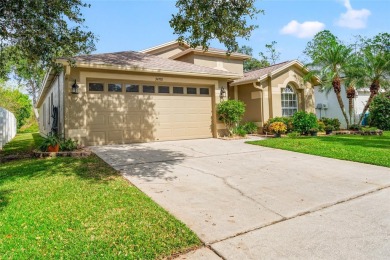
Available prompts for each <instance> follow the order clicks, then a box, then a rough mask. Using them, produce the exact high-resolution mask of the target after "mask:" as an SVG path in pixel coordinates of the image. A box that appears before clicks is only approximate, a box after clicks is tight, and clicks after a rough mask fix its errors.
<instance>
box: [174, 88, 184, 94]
mask: <svg viewBox="0 0 390 260" xmlns="http://www.w3.org/2000/svg"><path fill="white" fill-rule="evenodd" d="M173 93H174V94H184V88H183V87H173Z"/></svg>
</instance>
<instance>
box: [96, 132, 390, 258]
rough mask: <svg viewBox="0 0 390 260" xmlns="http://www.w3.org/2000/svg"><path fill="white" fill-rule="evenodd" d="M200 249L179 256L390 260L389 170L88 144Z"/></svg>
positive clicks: (214, 145) (203, 148)
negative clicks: (199, 242)
mask: <svg viewBox="0 0 390 260" xmlns="http://www.w3.org/2000/svg"><path fill="white" fill-rule="evenodd" d="M92 150H93V151H94V152H95V153H96V154H97V155H98V156H100V157H101V158H103V160H105V161H106V162H107V163H109V164H110V165H112V166H113V167H114V168H115V169H117V170H120V171H121V172H122V173H123V175H124V176H125V177H126V178H127V179H128V180H129V181H131V182H132V183H133V184H134V185H136V186H137V187H138V188H140V189H141V190H142V191H143V192H145V193H146V194H147V195H149V196H150V197H151V198H152V199H153V200H155V201H156V202H157V203H159V204H160V205H161V206H162V207H164V208H165V209H167V210H168V211H169V212H171V213H172V214H173V215H174V216H176V217H177V218H178V219H180V220H181V221H183V222H184V223H186V224H187V225H188V226H189V227H190V228H191V229H192V230H194V231H195V232H196V233H197V234H198V236H199V237H200V238H201V239H202V241H203V242H204V243H205V245H206V246H207V248H202V249H200V250H198V251H196V252H191V253H189V254H187V255H184V256H181V259H210V258H211V257H215V258H218V257H222V258H225V259H240V258H242V259H260V258H354V259H367V258H375V259H380V258H383V259H388V258H389V256H390V203H389V198H390V169H389V168H384V167H377V166H371V165H367V164H360V163H354V162H347V161H340V160H334V159H329V158H322V157H318V156H311V155H305V154H299V153H294V152H289V151H282V150H276V149H271V148H265V147H260V146H254V145H248V144H245V143H244V142H243V141H242V140H235V141H224V140H218V139H201V140H188V141H172V142H156V143H146V144H133V145H113V146H101V147H92Z"/></svg>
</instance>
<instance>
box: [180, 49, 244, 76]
mask: <svg viewBox="0 0 390 260" xmlns="http://www.w3.org/2000/svg"><path fill="white" fill-rule="evenodd" d="M175 60H178V61H184V62H188V63H192V64H196V65H200V66H205V67H208V68H212V69H218V70H222V71H229V72H232V73H236V74H238V75H243V73H244V65H243V61H242V60H239V59H234V58H229V57H219V56H215V57H214V56H210V55H206V54H205V55H201V54H198V53H195V54H194V53H193V52H190V53H188V54H186V55H183V56H180V57H178V58H176V59H175Z"/></svg>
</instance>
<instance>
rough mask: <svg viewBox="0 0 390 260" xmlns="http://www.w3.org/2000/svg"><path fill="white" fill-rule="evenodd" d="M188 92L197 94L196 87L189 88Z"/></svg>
mask: <svg viewBox="0 0 390 260" xmlns="http://www.w3.org/2000/svg"><path fill="white" fill-rule="evenodd" d="M187 94H190V95H196V88H187Z"/></svg>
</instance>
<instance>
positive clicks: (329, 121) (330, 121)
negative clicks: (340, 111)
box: [320, 117, 341, 130]
mask: <svg viewBox="0 0 390 260" xmlns="http://www.w3.org/2000/svg"><path fill="white" fill-rule="evenodd" d="M320 121H322V122H324V124H325V126H328V125H331V126H333V130H340V125H341V123H340V120H338V119H337V118H327V117H323V118H321V120H320Z"/></svg>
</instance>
